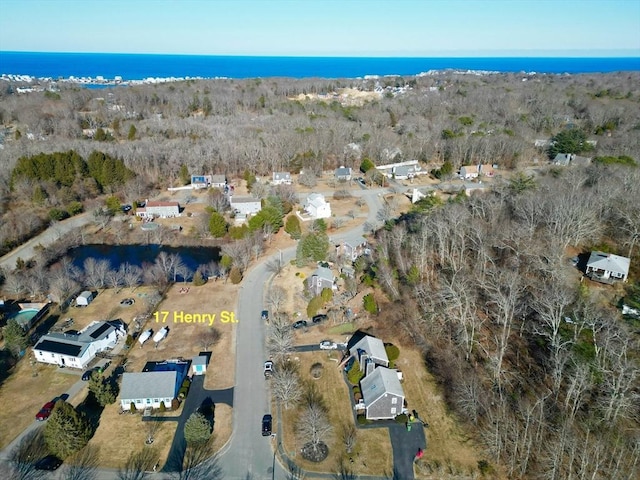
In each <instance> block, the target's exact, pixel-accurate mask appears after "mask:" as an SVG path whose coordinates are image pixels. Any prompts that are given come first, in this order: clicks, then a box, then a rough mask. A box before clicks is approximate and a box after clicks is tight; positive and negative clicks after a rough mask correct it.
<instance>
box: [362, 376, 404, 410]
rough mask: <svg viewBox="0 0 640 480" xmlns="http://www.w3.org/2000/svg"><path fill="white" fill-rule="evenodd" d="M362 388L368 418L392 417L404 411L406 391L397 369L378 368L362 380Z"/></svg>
mask: <svg viewBox="0 0 640 480" xmlns="http://www.w3.org/2000/svg"><path fill="white" fill-rule="evenodd" d="M360 390H361V392H362V399H363V401H364V405H365V415H366V418H367V419H369V420H386V419H392V418H394V417H396V416H397V415H400V414H401V413H402V409H403V408H404V391H403V390H402V385H400V380H399V378H398V372H397V370H392V369H389V368H386V367H379V368H376V369H375V370H374V371H373V372H371V373H370V374H369V375H367V376H366V377H364V378H363V379H362V380H361V381H360Z"/></svg>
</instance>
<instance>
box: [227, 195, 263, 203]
mask: <svg viewBox="0 0 640 480" xmlns="http://www.w3.org/2000/svg"><path fill="white" fill-rule="evenodd" d="M238 203H261V202H260V200H259V199H257V198H253V197H238V196H236V195H233V196H232V197H231V205H233V204H238Z"/></svg>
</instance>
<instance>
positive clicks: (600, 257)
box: [585, 251, 631, 283]
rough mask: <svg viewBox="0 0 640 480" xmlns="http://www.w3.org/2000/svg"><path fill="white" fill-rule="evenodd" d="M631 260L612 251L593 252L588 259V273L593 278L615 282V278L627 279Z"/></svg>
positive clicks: (605, 281) (603, 281)
mask: <svg viewBox="0 0 640 480" xmlns="http://www.w3.org/2000/svg"><path fill="white" fill-rule="evenodd" d="M630 265H631V260H630V259H629V258H627V257H621V256H619V255H614V254H612V253H604V252H597V251H594V252H591V255H590V256H589V260H587V269H586V272H585V273H586V274H587V276H588V277H589V278H591V279H592V280H596V281H598V282H602V283H613V281H615V280H622V281H623V282H626V281H627V277H628V276H629V266H630Z"/></svg>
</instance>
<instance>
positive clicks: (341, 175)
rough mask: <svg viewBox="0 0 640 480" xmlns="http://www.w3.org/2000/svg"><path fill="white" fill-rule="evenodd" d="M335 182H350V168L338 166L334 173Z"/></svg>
mask: <svg viewBox="0 0 640 480" xmlns="http://www.w3.org/2000/svg"><path fill="white" fill-rule="evenodd" d="M335 176H336V180H340V181H343V182H348V181H349V180H351V167H345V166H342V165H341V166H340V168H336V171H335Z"/></svg>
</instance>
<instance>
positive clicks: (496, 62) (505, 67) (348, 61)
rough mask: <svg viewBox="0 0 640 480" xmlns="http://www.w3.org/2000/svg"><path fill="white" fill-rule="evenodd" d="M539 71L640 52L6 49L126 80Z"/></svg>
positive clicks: (46, 63)
mask: <svg viewBox="0 0 640 480" xmlns="http://www.w3.org/2000/svg"><path fill="white" fill-rule="evenodd" d="M445 69H454V70H475V71H489V72H515V73H517V72H528V73H532V72H536V73H555V74H563V73H569V74H577V73H604V72H617V71H639V70H640V57H620V58H606V57H605V58H582V57H575V58H558V57H553V58H542V57H526V58H525V57H518V58H512V57H493V58H492V57H474V58H457V57H451V58H439V57H438V58H435V57H434V58H399V57H398V58H394V57H384V58H383V57H352V58H348V57H248V56H247V57H243V56H206V55H148V54H108V53H36V52H2V51H0V74H11V75H29V76H32V77H37V78H69V77H77V78H82V77H85V78H86V77H91V78H96V77H98V76H101V77H104V79H107V80H109V79H114V78H115V77H121V78H122V80H125V81H127V80H144V79H148V78H185V77H191V78H193V77H201V78H220V77H225V78H238V79H240V78H260V77H290V78H359V77H365V76H375V75H378V76H383V75H417V74H419V73H423V72H428V71H431V70H445Z"/></svg>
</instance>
